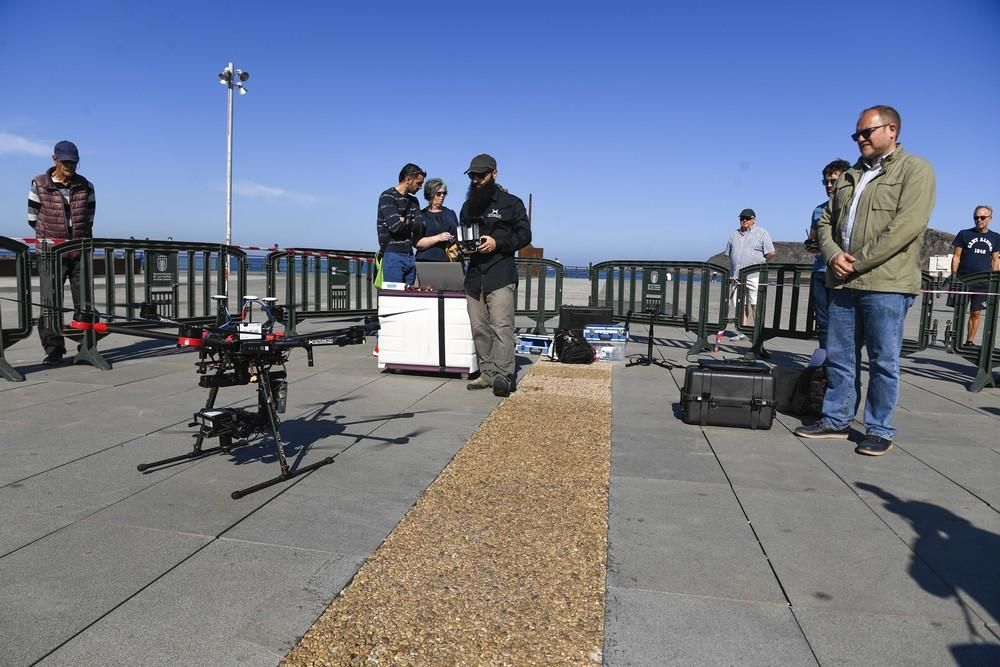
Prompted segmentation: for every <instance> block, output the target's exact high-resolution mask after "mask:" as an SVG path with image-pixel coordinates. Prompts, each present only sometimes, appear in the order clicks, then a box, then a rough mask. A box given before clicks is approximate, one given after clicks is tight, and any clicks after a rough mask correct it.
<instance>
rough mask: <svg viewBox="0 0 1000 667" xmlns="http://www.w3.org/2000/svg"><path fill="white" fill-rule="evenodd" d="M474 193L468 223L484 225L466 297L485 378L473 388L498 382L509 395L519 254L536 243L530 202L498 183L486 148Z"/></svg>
mask: <svg viewBox="0 0 1000 667" xmlns="http://www.w3.org/2000/svg"><path fill="white" fill-rule="evenodd" d="M465 173H466V174H468V175H469V181H470V184H469V195H468V198H467V199H466V201H465V204H463V205H462V213H461V215H460V222H461V224H462V225H465V226H471V225H472V224H474V223H475V224H478V225H479V234H480V237H479V246H478V247H477V248H476V253H475V254H473V255H472V256H471V258H470V259H469V269H468V271H467V272H466V274H465V295H466V296H465V300H466V305H467V306H468V310H469V322H470V323H471V325H472V340H473V342H474V343H475V345H476V356H477V357H478V358H479V373H480V375H479V379H478V380H476V381H474V382H470V383H469V384H468V385H466V386H467V388H468V389H486V388H490V387H492V389H493V394H494V395H496V396H509V395H510V390H511V387H512V385H513V382H514V289H515V288H516V287H517V266H516V265H515V263H514V253H516V252H517V251H518V250H520V249H521V248H523V247H524V246H526V245H528V244H529V243H531V224H530V222H529V221H528V213H527V211H526V210H525V208H524V202H523V201H521V200H520V199H519V198H518V197H515V196H514V195H512V194H510V193H509V192H507V191H506V190H504V189H503V188H501V187H500V186H499V185H497V182H496V178H497V161H496V160H494V159H493V157H492V156H490V155H487V154H486V153H482V154H480V155H477V156H476V157H474V158H472V162H471V163H470V164H469V168H468V169H466V170H465Z"/></svg>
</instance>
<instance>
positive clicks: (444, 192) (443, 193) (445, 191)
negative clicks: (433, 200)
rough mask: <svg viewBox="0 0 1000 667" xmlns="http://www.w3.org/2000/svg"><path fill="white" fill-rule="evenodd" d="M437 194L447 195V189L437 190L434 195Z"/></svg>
mask: <svg viewBox="0 0 1000 667" xmlns="http://www.w3.org/2000/svg"><path fill="white" fill-rule="evenodd" d="M438 195H441V196H442V197H447V196H448V191H447V190H438V191H437V192H435V193H434V196H435V197H437V196H438Z"/></svg>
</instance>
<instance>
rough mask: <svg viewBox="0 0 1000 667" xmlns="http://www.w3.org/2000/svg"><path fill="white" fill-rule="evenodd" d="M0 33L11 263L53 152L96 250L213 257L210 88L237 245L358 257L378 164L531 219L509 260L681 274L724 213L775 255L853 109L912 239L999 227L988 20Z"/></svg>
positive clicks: (47, 26) (188, 14)
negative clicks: (650, 263) (486, 164)
mask: <svg viewBox="0 0 1000 667" xmlns="http://www.w3.org/2000/svg"><path fill="white" fill-rule="evenodd" d="M224 5H225V6H226V7H228V8H229V12H228V13H227V11H224V10H223V6H224ZM675 7H676V8H675ZM680 7H683V9H681V8H680ZM0 26H2V33H0V35H2V37H0V86H2V87H0V90H2V99H3V103H2V104H0V213H2V216H0V234H3V235H6V236H12V237H15V238H17V237H23V236H29V235H30V229H29V228H28V227H27V224H26V221H25V220H26V218H25V215H26V214H25V208H26V194H27V189H28V183H29V180H30V178H31V177H32V176H33V175H35V174H37V173H40V172H41V171H43V170H44V169H45V168H46V167H47V166H51V162H50V160H49V156H50V155H51V152H52V145H53V144H54V143H55V142H56V141H58V140H60V139H64V138H66V139H71V140H73V141H75V142H76V143H77V144H78V146H79V147H80V151H81V153H82V161H81V164H80V172H81V173H82V174H84V175H85V176H87V177H88V178H90V179H91V180H93V181H94V183H95V184H96V187H97V194H98V209H97V220H96V225H97V227H96V232H97V234H98V235H101V236H109V237H128V236H131V235H134V236H136V237H150V238H166V237H167V236H172V237H173V238H174V239H177V240H198V241H205V240H207V241H222V240H223V238H224V234H225V159H226V146H225V142H226V90H225V88H224V87H223V86H220V85H219V84H218V83H217V79H216V75H217V73H218V72H219V71H220V70H221V69H222V68H223V67H224V66H225V65H226V63H227V62H229V61H233V62H235V64H236V66H237V67H240V68H241V69H245V70H248V71H249V72H250V73H251V77H250V80H249V81H248V88H249V91H250V92H249V94H247V95H245V96H242V97H239V98H237V100H236V134H235V158H234V160H235V162H234V163H235V167H234V176H233V178H234V183H235V187H234V189H235V194H234V209H233V211H234V212H233V229H234V232H233V237H234V243H237V244H242V245H270V244H273V243H278V244H279V245H281V246H293V245H296V246H312V247H325V248H340V249H374V248H375V246H376V235H375V210H376V201H377V198H378V194H379V192H381V191H382V190H384V189H385V188H387V187H389V186H391V185H394V184H395V182H396V176H397V174H398V172H399V169H400V167H401V166H402V165H403V164H404V163H406V162H411V161H412V162H416V163H417V164H419V165H421V166H422V167H424V168H425V169H426V170H427V172H428V174H429V175H430V176H438V177H442V178H444V179H445V180H446V181H448V182H449V185H450V189H451V196H450V197H449V202H448V203H449V205H450V206H451V207H453V208H456V209H458V208H459V207H460V206H461V202H462V200H463V198H464V194H465V187H466V183H467V180H466V178H465V177H464V176H463V174H462V172H463V171H464V170H465V168H466V166H467V165H468V161H469V159H470V158H471V157H472V156H473V155H475V154H476V153H479V152H483V151H485V152H489V153H491V154H493V155H494V156H495V157H496V158H497V160H498V162H499V181H500V182H501V183H502V184H503V185H505V186H506V187H508V188H509V189H510V190H511V192H513V193H515V194H517V195H519V196H521V197H522V198H523V199H524V200H525V203H527V200H528V194H529V193H532V194H533V195H534V211H533V213H534V215H533V233H534V237H535V245H538V246H541V247H544V248H545V255H546V257H550V258H559V259H560V260H561V261H563V262H564V263H567V264H584V263H586V262H587V261H599V260H603V259H625V258H636V259H697V260H703V259H706V258H707V257H709V256H710V255H711V254H713V253H714V252H716V251H718V250H720V249H721V248H722V246H723V245H724V242H725V239H726V238H727V236H728V234H729V232H730V230H732V229H734V228H735V226H736V223H737V214H738V212H739V210H740V209H742V208H744V207H751V208H754V209H755V210H756V211H757V214H758V223H759V224H760V225H762V226H764V227H765V228H767V229H768V230H770V232H771V234H772V236H773V237H774V239H775V240H790V241H799V240H802V239H803V238H805V230H806V227H807V225H808V221H809V216H810V213H811V211H812V209H813V207H814V206H815V205H816V204H817V203H819V201H820V200H821V199H822V197H823V196H824V194H823V191H822V188H821V186H820V182H819V178H820V169H821V168H822V166H823V165H824V164H826V163H827V162H829V161H830V160H831V159H833V158H836V157H844V158H846V159H849V160H851V161H852V162H853V161H854V160H855V159H856V157H857V148H856V145H855V144H854V143H853V142H851V140H850V138H849V136H848V135H850V133H851V132H852V131H853V130H854V124H855V122H856V120H857V116H858V113H859V112H860V110H861V109H862V108H864V107H866V106H869V105H872V104H880V103H881V104H891V105H893V106H895V107H896V108H897V109H899V111H900V113H901V114H902V118H903V129H902V134H901V141H902V143H903V145H904V146H905V147H906V148H907V150H909V151H911V152H915V153H917V154H920V155H922V156H924V157H926V158H927V159H928V160H930V162H931V164H932V165H933V166H934V168H935V170H936V172H937V184H938V189H937V206H936V208H935V210H934V215H933V217H932V220H931V226H932V227H935V228H938V229H942V230H947V231H952V232H954V231H957V230H958V229H960V228H962V227H968V226H970V225H971V213H972V208H973V206H975V205H976V204H978V203H981V202H986V203H990V204H992V205H994V206H1000V120H998V117H1000V85H998V84H1000V2H998V1H997V0H953V1H950V2H922V1H921V2H901V3H867V4H863V3H808V2H757V3H748V2H738V3H737V2H713V3H702V4H700V5H699V4H697V3H667V2H645V3H641V2H627V1H626V2H618V3H581V2H574V3H561V2H553V3H546V2H524V3H522V2H506V3H490V2H462V3H450V2H437V3H414V2H409V3H403V4H397V3H388V2H375V3H368V4H365V3H342V2H323V3H321V2H292V3H272V2H267V3H263V2H242V3H217V2H204V1H202V2H188V1H185V0H178V1H175V2H155V3H154V2H108V1H106V0H99V1H97V2H87V3H82V2H81V3H68V4H62V5H58V6H54V5H53V6H48V7H47V8H46V9H44V10H43V9H40V6H39V5H38V3H37V2H26V1H24V0H0ZM421 201H422V200H421Z"/></svg>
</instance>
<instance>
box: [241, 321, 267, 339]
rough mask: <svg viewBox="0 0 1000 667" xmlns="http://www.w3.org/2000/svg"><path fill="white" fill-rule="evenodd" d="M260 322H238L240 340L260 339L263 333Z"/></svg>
mask: <svg viewBox="0 0 1000 667" xmlns="http://www.w3.org/2000/svg"><path fill="white" fill-rule="evenodd" d="M262 325H263V323H262V322H240V324H239V325H238V326H239V333H240V340H260V339H261V337H262V336H263V335H264V329H263V326H262Z"/></svg>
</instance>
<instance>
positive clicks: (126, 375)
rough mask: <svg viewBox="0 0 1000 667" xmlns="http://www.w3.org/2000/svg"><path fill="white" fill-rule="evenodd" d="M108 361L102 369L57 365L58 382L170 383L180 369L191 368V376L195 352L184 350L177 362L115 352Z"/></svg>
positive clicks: (178, 374) (82, 365) (105, 383)
mask: <svg viewBox="0 0 1000 667" xmlns="http://www.w3.org/2000/svg"><path fill="white" fill-rule="evenodd" d="M110 356H111V357H112V358H111V359H109V362H110V363H111V364H112V368H111V370H110V371H102V370H99V369H97V368H94V367H93V366H90V365H87V364H73V365H68V366H60V367H58V369H57V370H58V372H59V374H58V376H56V377H57V378H58V381H59V382H71V383H82V384H96V385H102V386H106V387H112V386H122V385H127V384H133V383H145V382H151V383H152V382H155V381H159V382H156V384H159V385H169V384H172V383H173V382H175V381H176V380H175V376H176V379H179V378H180V377H181V376H182V375H183V373H182V370H183V371H187V370H188V369H190V374H191V376H192V377H194V361H195V360H196V359H197V357H196V355H193V354H191V353H190V352H189V353H187V356H186V357H185V358H184V359H185V361H186V362H187V363H185V364H179V363H177V361H174V360H170V359H162V358H160V359H151V358H146V359H131V358H124V359H116V358H115V357H114V355H110Z"/></svg>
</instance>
